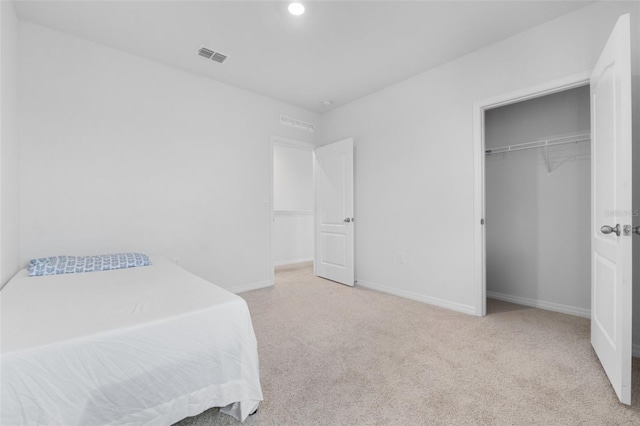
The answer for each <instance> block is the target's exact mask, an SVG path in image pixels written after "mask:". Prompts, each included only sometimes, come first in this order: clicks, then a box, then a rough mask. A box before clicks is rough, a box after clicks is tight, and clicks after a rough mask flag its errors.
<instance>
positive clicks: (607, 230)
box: [600, 224, 620, 237]
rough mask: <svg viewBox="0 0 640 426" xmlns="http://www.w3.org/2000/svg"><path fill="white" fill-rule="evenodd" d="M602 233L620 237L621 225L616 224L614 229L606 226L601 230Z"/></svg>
mask: <svg viewBox="0 0 640 426" xmlns="http://www.w3.org/2000/svg"><path fill="white" fill-rule="evenodd" d="M600 232H602V233H603V234H611V233H612V232H613V233H614V234H616V235H617V236H618V237H619V236H620V225H618V224H616V226H614V227H613V228H612V227H610V226H609V225H604V226H603V227H602V228H600Z"/></svg>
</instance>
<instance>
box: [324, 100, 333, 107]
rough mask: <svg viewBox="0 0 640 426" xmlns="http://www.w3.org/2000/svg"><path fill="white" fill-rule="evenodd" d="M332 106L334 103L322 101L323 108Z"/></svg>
mask: <svg viewBox="0 0 640 426" xmlns="http://www.w3.org/2000/svg"><path fill="white" fill-rule="evenodd" d="M331 104H333V101H331V100H329V99H327V100H326V101H322V106H324V107H328V106H331Z"/></svg>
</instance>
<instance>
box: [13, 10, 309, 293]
mask: <svg viewBox="0 0 640 426" xmlns="http://www.w3.org/2000/svg"><path fill="white" fill-rule="evenodd" d="M19 53H20V69H19V82H20V85H21V87H22V88H23V90H21V91H20V94H19V100H20V101H19V120H20V132H21V151H20V154H21V157H20V159H21V161H20V177H21V182H20V190H21V194H22V197H21V216H22V217H21V241H22V244H21V257H20V261H21V263H22V265H23V266H24V264H25V262H26V261H27V260H28V259H29V258H32V257H39V256H47V255H57V254H92V253H108V252H114V251H123V250H139V251H142V252H147V253H150V254H158V255H162V256H165V257H167V258H169V259H174V260H175V259H177V260H179V262H180V263H181V264H182V265H184V267H185V268H186V269H188V270H190V271H192V272H194V273H196V274H198V275H200V276H202V277H203V278H205V279H207V280H210V281H212V282H214V283H216V284H218V285H220V286H222V287H226V288H230V289H235V290H238V289H240V288H244V289H246V288H250V287H252V286H259V285H264V284H267V283H268V282H269V280H270V277H271V272H272V270H271V268H272V266H271V261H270V226H271V224H270V216H271V215H270V205H269V202H270V191H271V188H270V163H271V160H270V137H271V136H272V135H278V136H283V137H288V138H294V139H299V140H302V141H306V142H315V141H316V140H317V139H318V138H319V135H318V134H311V133H306V132H302V131H298V130H295V129H292V128H288V127H284V126H282V125H280V124H279V118H280V114H286V115H289V116H293V117H296V118H299V119H301V120H305V121H310V122H313V123H318V121H319V116H318V115H317V114H315V113H312V112H309V111H306V110H303V109H301V108H297V107H293V106H290V105H287V104H284V103H281V102H277V101H274V100H271V99H268V98H265V97H262V96H258V95H255V94H252V93H249V92H246V91H242V90H239V89H236V88H234V87H231V86H228V85H225V84H221V83H217V82H215V81H212V80H209V79H204V78H200V77H196V76H193V75H191V74H188V73H185V72H182V71H178V70H175V69H172V68H169V67H166V66H164V65H162V64H159V63H155V62H152V61H148V60H145V59H142V58H138V57H135V56H131V55H129V54H125V53H123V52H120V51H117V50H113V49H110V48H106V47H103V46H100V45H97V44H94V43H90V42H87V41H83V40H81V39H77V38H74V37H71V36H67V35H64V34H62V33H58V32H55V31H51V30H48V29H45V28H43V27H40V26H37V25H33V24H30V23H26V22H21V23H20V45H19Z"/></svg>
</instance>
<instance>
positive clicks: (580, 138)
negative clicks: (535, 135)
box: [484, 132, 591, 155]
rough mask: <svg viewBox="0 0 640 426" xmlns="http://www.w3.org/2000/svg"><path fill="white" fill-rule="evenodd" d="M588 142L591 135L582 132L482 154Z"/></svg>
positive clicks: (493, 149) (504, 147) (492, 149)
mask: <svg viewBox="0 0 640 426" xmlns="http://www.w3.org/2000/svg"><path fill="white" fill-rule="evenodd" d="M590 141H591V133H590V132H584V133H577V134H574V135H570V136H561V137H556V138H549V139H542V140H538V141H533V142H525V143H520V144H517V145H508V146H501V147H498V148H491V149H486V150H485V151H484V153H485V154H486V155H492V154H500V153H503V152H511V151H522V150H524V149H534V148H545V147H549V146H556V145H566V144H570V143H579V142H590Z"/></svg>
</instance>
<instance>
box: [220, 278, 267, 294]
mask: <svg viewBox="0 0 640 426" xmlns="http://www.w3.org/2000/svg"><path fill="white" fill-rule="evenodd" d="M272 285H273V282H272V281H271V280H265V281H258V282H257V283H249V284H240V285H236V286H234V287H231V288H228V289H227V291H230V292H231V293H242V292H243V291H249V290H257V289H259V288H265V287H271V286H272Z"/></svg>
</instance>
